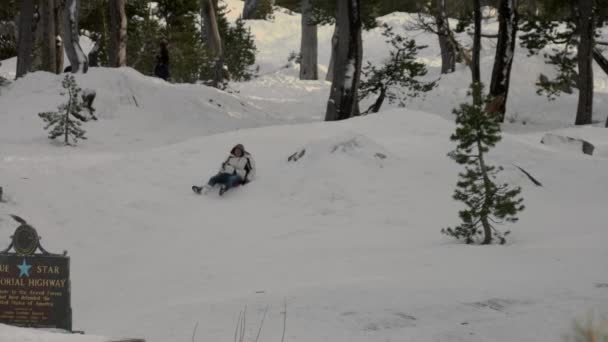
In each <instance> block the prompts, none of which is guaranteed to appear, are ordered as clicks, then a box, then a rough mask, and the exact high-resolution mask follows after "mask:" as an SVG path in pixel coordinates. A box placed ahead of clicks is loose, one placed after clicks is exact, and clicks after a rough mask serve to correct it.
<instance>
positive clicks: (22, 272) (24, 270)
mask: <svg viewBox="0 0 608 342" xmlns="http://www.w3.org/2000/svg"><path fill="white" fill-rule="evenodd" d="M17 267H18V268H19V278H21V277H23V276H26V277H29V276H30V268H31V267H32V265H28V264H27V262H26V261H25V259H23V262H22V263H21V265H17Z"/></svg>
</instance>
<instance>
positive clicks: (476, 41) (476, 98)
mask: <svg viewBox="0 0 608 342" xmlns="http://www.w3.org/2000/svg"><path fill="white" fill-rule="evenodd" d="M473 3H474V7H475V8H474V12H475V13H474V21H475V35H474V36H473V64H472V65H471V73H472V82H473V84H474V85H476V87H474V88H473V89H475V91H474V92H473V102H474V103H475V104H477V105H480V104H481V87H480V86H481V71H480V65H481V63H480V54H481V1H480V0H473Z"/></svg>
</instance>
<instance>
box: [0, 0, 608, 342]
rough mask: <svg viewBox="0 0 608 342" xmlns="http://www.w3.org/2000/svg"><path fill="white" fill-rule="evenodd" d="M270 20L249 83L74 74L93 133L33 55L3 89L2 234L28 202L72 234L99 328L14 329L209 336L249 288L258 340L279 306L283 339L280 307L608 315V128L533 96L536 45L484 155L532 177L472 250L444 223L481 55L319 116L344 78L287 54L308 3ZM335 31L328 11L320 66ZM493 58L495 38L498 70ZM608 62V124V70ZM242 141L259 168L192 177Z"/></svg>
mask: <svg viewBox="0 0 608 342" xmlns="http://www.w3.org/2000/svg"><path fill="white" fill-rule="evenodd" d="M229 4H230V7H231V8H232V9H233V11H232V12H231V13H232V14H234V13H237V11H240V10H241V7H242V2H239V1H232V0H231V1H230V2H229ZM275 17H276V18H275V20H274V23H270V22H264V21H252V22H251V23H250V24H249V25H251V27H252V30H253V33H254V35H255V36H256V43H257V44H258V48H259V50H260V54H259V56H258V58H259V63H260V65H261V67H262V68H261V73H262V74H263V75H262V76H260V77H259V78H257V79H255V80H253V81H251V82H248V83H241V84H236V85H234V87H235V88H236V89H237V90H238V91H239V92H240V93H238V94H227V93H222V92H219V91H217V90H215V89H211V88H207V87H203V86H194V85H174V84H167V83H165V82H163V81H161V80H158V79H154V78H148V77H145V76H142V75H140V74H138V73H137V72H135V71H134V70H131V69H129V68H121V69H99V68H92V69H90V72H89V73H88V74H86V75H81V74H78V75H76V77H77V81H78V83H79V85H80V86H81V87H82V88H83V89H84V88H91V89H95V90H96V91H97V99H96V101H95V107H96V108H97V109H98V111H97V113H96V114H97V115H98V117H99V118H100V120H99V121H98V122H89V123H86V124H84V126H83V128H84V129H85V130H86V131H87V136H88V137H89V140H86V141H82V142H81V143H80V144H79V146H78V147H75V148H64V147H60V146H57V144H53V143H50V142H49V140H48V139H47V138H46V132H44V131H43V130H42V127H43V123H42V121H41V120H40V119H39V118H38V117H37V116H36V113H38V112H41V111H45V110H53V109H55V108H56V106H57V105H58V104H59V103H60V102H61V101H62V98H61V97H60V96H59V95H58V89H59V86H60V83H61V78H60V77H58V76H54V75H50V74H46V73H34V74H30V75H27V76H26V77H24V78H23V79H21V80H19V81H16V82H13V83H12V84H11V85H9V86H7V87H4V88H2V89H0V108H2V111H0V122H1V123H2V124H1V125H0V186H3V187H4V191H5V198H6V203H0V242H1V241H2V240H1V239H3V238H4V239H7V240H4V241H5V242H8V237H9V236H10V235H11V234H12V232H13V230H14V228H15V223H14V222H12V221H11V220H10V219H9V218H8V214H17V215H20V216H22V217H24V218H26V219H27V220H28V221H30V223H31V224H33V225H34V226H35V227H37V228H38V231H39V233H40V235H41V236H42V237H43V238H44V239H43V241H42V242H43V244H44V246H45V247H46V248H47V249H48V250H50V251H55V252H59V251H62V250H64V249H67V250H68V251H69V255H70V256H71V257H72V260H71V274H72V279H71V280H72V307H73V310H74V327H75V329H78V330H85V331H86V332H87V333H88V334H92V335H64V334H58V333H53V332H48V331H44V330H33V329H20V328H14V327H9V326H3V325H0V341H3V342H5V341H6V342H17V341H20V342H21V341H36V342H56V341H74V342H96V341H105V340H107V339H105V338H102V337H96V336H95V335H99V336H128V337H143V338H146V341H148V342H157V341H158V342H160V341H189V340H191V337H192V329H193V327H194V325H195V324H196V323H197V322H198V323H199V325H198V329H197V333H196V341H213V340H226V339H231V338H232V336H233V334H234V329H235V326H236V319H237V316H238V312H239V311H240V310H242V309H243V307H244V306H245V305H247V307H248V308H247V329H246V335H247V338H248V339H249V340H253V338H254V337H253V336H255V335H256V334H257V330H258V328H259V325H258V324H259V321H260V320H261V318H262V315H263V312H264V310H265V308H266V307H267V306H268V307H269V309H268V315H267V317H266V319H265V323H264V327H263V330H262V334H261V337H260V341H272V340H275V341H276V340H280V338H281V335H282V330H283V316H282V311H283V305H284V303H286V305H287V329H286V341H296V340H302V341H332V342H336V341H338V342H340V341H345V342H346V341H349V342H353V341H354V342H357V341H467V342H471V341H472V342H475V341H484V342H485V341H504V342H507V341H556V340H559V339H560V338H561V337H562V336H563V334H565V333H567V332H568V331H569V330H570V327H571V324H572V322H573V320H574V319H575V318H584V317H585V315H586V314H587V313H588V312H589V311H594V310H595V311H596V312H599V313H606V312H607V308H608V290H607V288H606V286H604V285H605V284H606V283H608V276H607V274H608V272H607V271H608V269H607V266H606V262H605V260H606V258H607V257H608V249H607V248H606V243H605V241H607V239H608V232H607V231H606V222H607V221H608V214H607V213H606V211H605V204H606V203H607V201H608V182H607V181H606V170H607V169H608V135H607V133H606V130H605V129H603V128H600V127H571V123H572V121H573V119H574V113H575V110H576V96H575V95H572V96H564V97H562V98H560V99H558V100H556V101H554V102H547V101H546V99H544V98H542V97H538V96H536V95H535V93H534V88H533V83H534V80H535V78H536V77H537V75H538V73H539V72H540V71H542V72H548V71H549V67H548V66H545V65H544V64H543V62H542V60H541V59H539V58H538V57H534V58H527V57H525V52H524V51H523V50H521V49H520V48H519V47H518V49H517V50H516V52H515V63H514V74H513V76H512V88H511V94H510V97H509V104H508V107H509V113H508V114H507V117H509V118H511V120H510V121H512V122H510V123H507V124H505V127H504V128H505V131H506V133H505V134H504V139H503V141H502V142H501V143H500V144H499V145H498V147H497V148H496V149H495V150H493V151H492V152H491V153H490V155H489V161H490V162H491V163H492V164H495V165H503V166H505V171H504V172H503V173H502V174H501V176H500V177H501V180H504V181H508V182H510V183H512V184H514V185H518V186H521V187H522V188H523V197H524V200H525V205H526V206H527V209H526V210H525V211H524V212H523V213H522V214H521V215H520V222H518V223H517V224H515V225H511V226H508V227H504V228H508V229H511V230H512V231H513V233H512V235H511V236H510V240H509V243H508V245H506V246H491V247H487V246H486V247H479V246H465V245H462V244H459V243H455V242H454V241H452V240H450V239H448V238H447V237H445V236H442V235H441V234H440V233H439V231H440V229H441V228H444V227H446V226H449V225H454V224H456V223H458V217H457V212H458V210H459V208H460V205H459V204H458V203H456V202H454V201H453V200H452V199H451V195H452V192H453V189H454V186H455V183H456V178H457V173H458V172H459V171H461V170H462V169H461V168H460V167H459V166H458V165H456V164H455V163H454V162H453V161H451V160H450V159H449V158H448V157H447V156H446V154H447V153H448V152H449V151H451V150H452V149H453V148H454V145H453V144H452V143H451V142H450V141H449V136H450V134H451V133H452V132H453V130H454V124H453V118H452V115H451V114H450V113H451V108H453V107H454V106H456V105H457V104H458V103H460V102H462V101H463V100H464V99H465V95H466V84H467V82H468V80H469V78H470V75H469V71H468V70H467V69H465V68H464V67H462V66H460V69H459V70H458V71H457V72H456V73H454V74H452V75H447V76H443V77H442V79H441V80H440V86H439V87H438V88H436V89H435V90H434V91H433V92H431V93H430V94H428V95H427V96H426V99H425V100H424V101H422V100H416V101H414V102H412V103H410V104H408V108H407V109H401V108H395V107H393V106H390V105H388V104H387V105H386V107H385V108H384V110H383V111H382V113H380V114H379V115H372V116H368V117H363V118H356V119H352V120H348V121H344V122H334V123H322V122H319V121H320V120H321V119H322V118H323V116H324V111H325V106H326V102H327V97H328V94H329V84H328V83H327V82H324V81H299V80H298V79H297V78H298V70H297V66H294V65H291V66H289V67H287V68H285V67H284V66H285V64H286V61H287V56H288V54H289V52H290V51H295V50H297V49H298V46H299V34H300V33H299V25H300V20H299V17H298V16H296V15H289V14H286V13H276V14H275ZM410 18H411V16H410V15H407V14H392V15H389V16H386V17H384V18H383V20H384V21H386V22H389V23H391V24H392V25H400V24H403V23H404V22H406V21H408V20H410ZM276 25H281V30H276V27H277V26H276ZM485 25H486V26H485V27H484V31H485V32H491V30H492V29H496V28H497V25H496V23H495V22H493V21H487V22H486V23H485ZM332 33H333V28H332V27H321V28H320V31H319V43H320V49H319V52H320V56H319V60H320V61H321V63H323V61H328V60H329V49H328V48H323V46H325V47H328V46H329V40H330V39H331V35H332ZM380 33H381V30H380V29H377V30H373V31H371V32H367V33H365V34H364V44H365V49H364V53H365V54H366V56H365V57H364V59H371V60H373V61H380V60H382V58H384V57H385V56H386V55H387V50H386V49H385V45H383V43H382V42H383V41H384V39H383V38H382V37H381V35H380ZM411 36H413V37H415V38H416V39H417V40H418V43H419V44H422V45H429V48H427V49H425V50H423V52H422V54H421V56H420V60H422V61H424V62H425V63H427V64H428V65H429V68H430V72H429V78H431V79H432V78H436V77H438V76H439V75H438V71H439V64H438V63H440V58H439V55H438V43H437V42H436V37H434V36H432V35H428V34H422V33H420V32H414V33H411ZM461 38H462V39H464V38H465V37H464V36H462V37H461ZM493 54H494V50H493V45H492V42H491V41H489V40H484V50H483V57H482V63H483V68H482V72H483V75H484V77H487V78H488V80H489V77H490V71H491V66H492V59H493ZM10 65H11V63H10V62H4V63H3V65H2V67H0V73H2V74H3V75H7V74H10V70H9V69H10ZM325 70H326V65H325V64H323V65H321V66H320V71H321V74H322V75H320V76H321V78H324V72H325ZM598 75H599V77H597V79H596V108H598V110H597V112H596V114H597V115H596V119H597V120H598V121H599V120H602V121H603V120H605V115H606V114H602V113H604V112H605V111H604V112H603V111H602V110H601V108H604V107H605V104H606V103H608V97H607V96H608V90H607V89H608V87H607V86H606V84H608V79H607V78H606V77H605V76H604V75H602V74H600V73H598ZM488 83H489V82H488ZM364 106H365V105H362V108H363V107H364ZM429 113H433V114H429ZM523 122H525V123H526V124H525V125H524V124H523ZM597 126H601V125H600V124H598V125H597ZM547 132H553V133H556V134H562V135H567V136H572V137H577V138H583V139H587V140H589V141H590V142H591V143H593V144H594V145H595V147H596V150H595V152H594V156H585V155H582V154H577V153H573V152H571V151H563V150H560V149H558V148H556V147H554V146H546V145H541V144H540V143H539V142H540V139H541V137H542V136H543V135H544V134H545V133H547ZM237 142H239V143H243V144H245V146H246V148H247V149H248V150H250V151H251V152H252V153H253V155H254V157H255V159H256V164H257V166H258V168H259V170H258V176H257V179H256V180H255V181H254V182H252V183H250V184H249V185H247V186H246V187H243V188H239V189H236V190H234V191H231V192H228V193H227V194H226V195H225V196H224V197H223V198H220V197H218V196H216V195H213V194H210V195H208V196H197V195H195V194H193V193H192V192H191V191H190V186H191V185H192V184H194V183H201V182H203V181H205V180H206V179H207V178H208V177H209V176H211V175H212V174H213V173H215V172H216V171H217V168H218V167H219V164H220V163H221V162H222V161H223V160H224V158H225V155H226V154H227V152H228V150H229V149H230V147H231V146H232V145H234V144H235V143H237ZM302 149H305V150H306V152H305V153H304V155H303V156H302V157H301V158H300V159H299V160H298V161H297V162H287V157H288V156H289V155H291V154H293V153H294V152H298V151H301V150H302ZM514 165H517V166H520V167H523V168H524V169H526V170H527V171H528V172H530V173H531V174H532V175H533V176H534V177H536V178H537V179H538V180H540V181H541V182H542V183H543V187H536V186H534V185H533V184H532V183H531V182H530V181H529V180H528V178H527V177H526V176H525V175H524V174H523V173H521V172H520V171H519V170H518V169H517V168H516V167H515V166H514ZM501 228H502V227H501Z"/></svg>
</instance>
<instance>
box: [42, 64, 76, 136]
mask: <svg viewBox="0 0 608 342" xmlns="http://www.w3.org/2000/svg"><path fill="white" fill-rule="evenodd" d="M61 85H62V86H63V88H64V89H65V91H62V92H61V95H66V94H67V95H68V102H67V103H63V104H61V105H60V106H59V107H58V111H57V112H44V113H38V116H40V117H41V118H42V120H44V122H46V124H47V125H46V126H45V127H44V129H45V130H46V129H49V128H50V127H53V129H52V130H51V132H50V133H49V139H55V138H57V137H60V136H63V138H64V139H63V142H64V143H65V144H66V145H68V146H71V145H72V144H71V143H70V138H71V140H72V143H73V144H74V145H75V144H76V143H77V142H78V139H82V140H84V139H86V137H85V136H84V134H85V131H84V130H83V129H82V128H80V126H81V125H82V122H83V121H86V118H85V117H84V116H82V115H81V114H80V112H81V111H82V102H81V99H80V96H78V94H79V93H80V88H79V87H78V85H77V84H76V79H75V78H74V76H73V75H70V74H68V75H66V76H65V78H64V79H63V82H62V83H61Z"/></svg>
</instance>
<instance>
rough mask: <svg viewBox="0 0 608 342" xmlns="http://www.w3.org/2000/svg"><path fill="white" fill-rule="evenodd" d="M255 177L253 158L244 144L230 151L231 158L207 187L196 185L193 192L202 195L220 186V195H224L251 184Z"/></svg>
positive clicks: (229, 157)
mask: <svg viewBox="0 0 608 342" xmlns="http://www.w3.org/2000/svg"><path fill="white" fill-rule="evenodd" d="M254 176H255V162H254V161H253V157H252V156H251V154H249V152H247V151H246V150H245V147H244V146H243V145H242V144H237V145H236V146H234V147H233V148H232V150H230V156H228V159H226V161H225V162H223V163H222V166H221V167H220V171H219V173H218V174H217V175H215V176H213V177H211V179H209V182H208V183H207V185H204V186H202V187H200V186H196V185H195V186H193V187H192V190H193V191H194V192H196V193H199V194H200V193H201V192H202V191H203V190H205V192H207V191H209V190H210V189H211V188H213V187H214V186H216V185H220V195H223V194H224V192H226V191H227V190H229V189H231V188H233V187H235V186H238V185H241V184H246V183H249V182H250V181H251V180H252V179H253V177H254Z"/></svg>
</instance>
